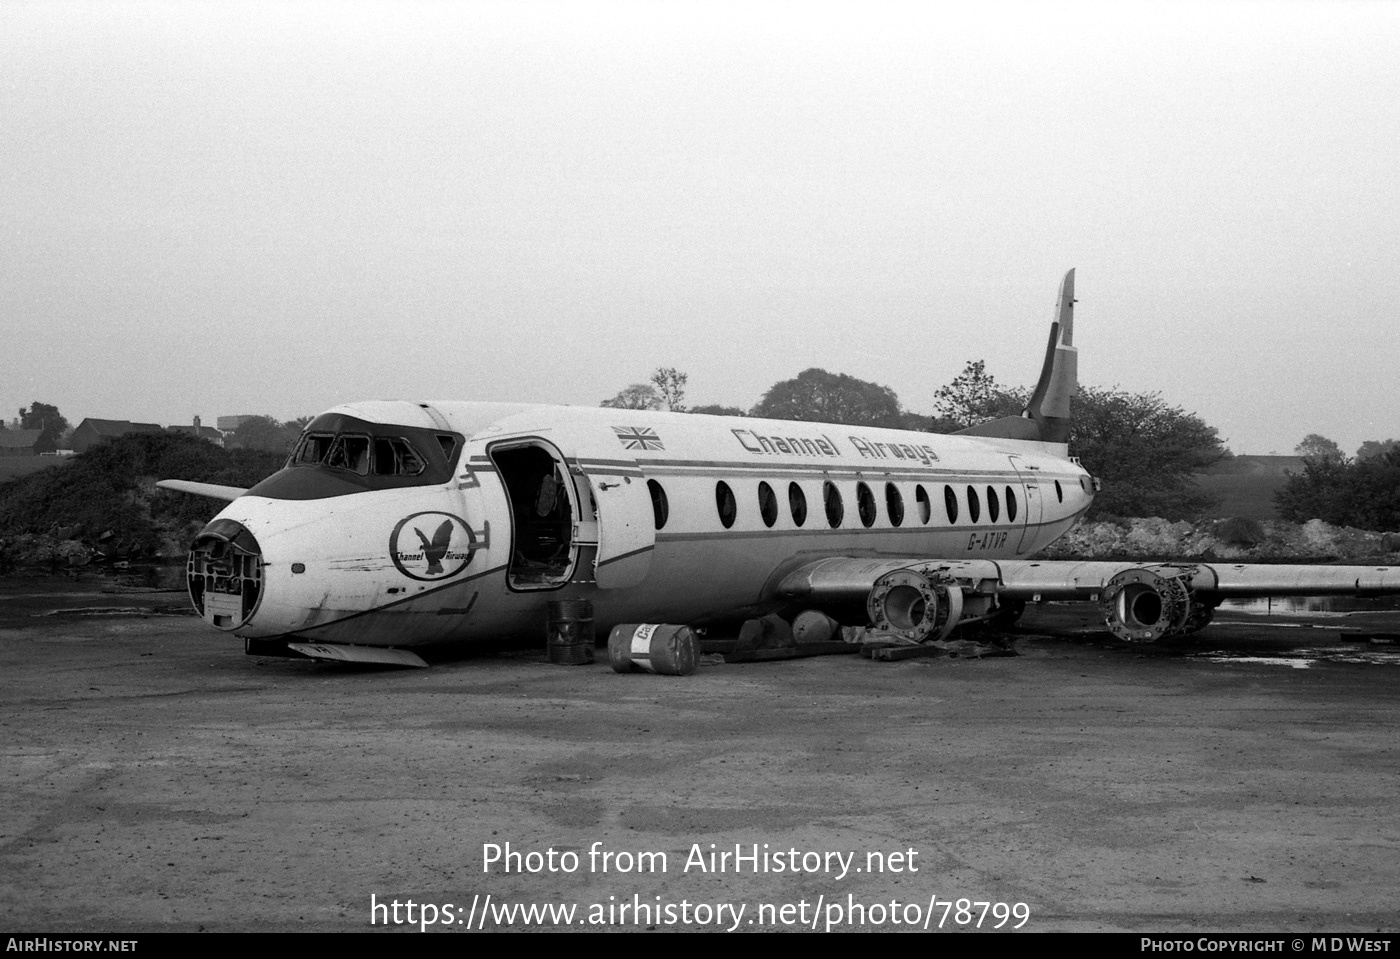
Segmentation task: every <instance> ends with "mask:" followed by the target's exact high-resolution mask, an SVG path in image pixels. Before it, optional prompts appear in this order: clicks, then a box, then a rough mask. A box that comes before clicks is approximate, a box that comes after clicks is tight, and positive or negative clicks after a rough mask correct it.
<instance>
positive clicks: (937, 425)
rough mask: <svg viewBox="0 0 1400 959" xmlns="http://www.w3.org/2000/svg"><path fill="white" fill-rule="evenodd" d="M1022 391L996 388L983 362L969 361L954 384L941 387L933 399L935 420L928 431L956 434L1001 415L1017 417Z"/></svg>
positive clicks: (1023, 398) (1022, 403)
mask: <svg viewBox="0 0 1400 959" xmlns="http://www.w3.org/2000/svg"><path fill="white" fill-rule="evenodd" d="M1027 395H1028V394H1027V393H1026V391H1025V390H1019V389H1017V390H1008V389H1003V388H1002V387H1000V386H998V385H997V381H996V379H995V377H993V376H992V375H991V374H990V373H988V372H987V364H986V362H985V361H983V360H976V361H972V360H969V361H968V363H967V365H966V366H964V367H963V371H962V372H961V373H959V374H958V375H957V376H956V377H954V379H953V382H951V383H949V384H948V385H947V386H943V387H940V388H939V389H938V391H937V392H936V393H934V394H933V396H934V403H933V408H934V412H935V417H934V420H933V423H932V425H931V429H933V430H934V431H935V432H939V433H956V432H957V431H958V430H965V429H967V428H968V427H969V426H976V425H977V424H978V423H985V422H987V421H988V420H994V419H997V418H999V417H1002V416H1017V415H1019V414H1020V412H1021V410H1022V409H1024V408H1025V405H1026V398H1027Z"/></svg>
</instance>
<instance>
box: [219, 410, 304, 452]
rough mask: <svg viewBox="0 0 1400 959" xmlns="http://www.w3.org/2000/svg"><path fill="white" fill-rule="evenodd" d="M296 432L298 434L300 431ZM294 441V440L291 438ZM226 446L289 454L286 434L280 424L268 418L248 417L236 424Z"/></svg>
mask: <svg viewBox="0 0 1400 959" xmlns="http://www.w3.org/2000/svg"><path fill="white" fill-rule="evenodd" d="M297 432H298V433H299V432H300V430H298V431H297ZM294 441H295V438H293V442H294ZM226 445H227V446H228V448H229V449H239V450H266V451H268V452H276V453H287V452H290V446H289V444H288V442H287V434H286V432H284V431H283V429H282V424H281V423H279V422H277V421H276V420H275V419H273V418H272V417H270V416H250V417H248V418H247V419H246V420H244V421H243V422H242V423H239V424H238V429H236V430H234V431H233V436H231V437H230V438H229V440H228V442H227V443H226Z"/></svg>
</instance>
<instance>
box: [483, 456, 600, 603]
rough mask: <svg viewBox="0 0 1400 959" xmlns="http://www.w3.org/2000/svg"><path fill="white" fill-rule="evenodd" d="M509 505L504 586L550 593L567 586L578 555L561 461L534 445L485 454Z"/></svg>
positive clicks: (570, 493)
mask: <svg viewBox="0 0 1400 959" xmlns="http://www.w3.org/2000/svg"><path fill="white" fill-rule="evenodd" d="M489 453H490V456H491V461H492V462H494V463H495V464H496V469H497V470H498V471H499V472H500V475H501V480H502V482H503V483H504V484H505V488H506V496H507V497H508V498H509V500H510V520H511V559H510V567H509V569H508V571H507V582H508V583H509V584H510V586H511V587H513V588H515V589H549V588H551V587H555V586H561V585H563V584H564V583H566V582H568V579H569V574H570V573H571V572H572V571H573V565H574V559H575V557H576V554H577V552H578V551H577V549H576V545H577V544H575V543H574V541H573V530H574V523H575V520H576V516H577V509H576V507H575V505H574V495H573V484H572V483H571V482H570V480H569V474H568V471H567V469H566V468H565V466H564V463H563V460H562V459H561V458H560V457H559V456H558V455H557V454H555V453H554V452H552V451H551V450H550V449H548V448H546V447H544V446H542V445H536V444H529V445H524V446H510V447H505V448H500V447H497V448H494V449H492V450H490V451H489Z"/></svg>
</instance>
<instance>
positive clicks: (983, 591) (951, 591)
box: [865, 565, 999, 643]
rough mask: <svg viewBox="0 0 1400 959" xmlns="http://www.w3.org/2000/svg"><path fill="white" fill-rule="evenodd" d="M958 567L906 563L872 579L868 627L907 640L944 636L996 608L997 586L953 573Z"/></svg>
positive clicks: (867, 603)
mask: <svg viewBox="0 0 1400 959" xmlns="http://www.w3.org/2000/svg"><path fill="white" fill-rule="evenodd" d="M957 571H958V569H957V568H956V567H953V566H949V565H944V566H925V567H917V566H908V567H905V568H904V569H896V570H893V571H891V572H888V573H885V574H884V575H883V576H881V577H880V578H878V579H877V580H875V582H874V584H873V585H872V586H871V587H870V592H869V593H868V594H867V595H866V598H865V610H866V613H867V614H868V615H869V617H870V626H871V629H872V630H874V631H876V632H880V633H885V634H886V635H889V636H891V637H893V638H895V639H901V640H903V641H905V642H909V643H925V642H936V641H938V640H942V639H947V638H948V634H949V633H951V632H952V631H953V629H954V628H955V627H957V626H959V625H961V624H963V623H970V622H976V621H978V620H983V619H987V618H988V617H990V616H991V615H992V614H993V613H995V612H996V611H997V610H998V609H999V607H998V605H997V595H996V590H995V587H994V586H993V587H992V588H990V589H988V588H985V587H986V586H987V585H988V584H987V583H986V582H984V581H982V580H979V579H976V578H975V577H974V578H964V577H959V576H957V575H955V573H956V572H957Z"/></svg>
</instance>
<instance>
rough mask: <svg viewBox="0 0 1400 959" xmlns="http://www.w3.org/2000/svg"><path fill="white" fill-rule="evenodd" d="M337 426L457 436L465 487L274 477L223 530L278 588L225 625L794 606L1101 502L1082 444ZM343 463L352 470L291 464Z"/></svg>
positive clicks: (781, 429) (518, 630) (415, 635)
mask: <svg viewBox="0 0 1400 959" xmlns="http://www.w3.org/2000/svg"><path fill="white" fill-rule="evenodd" d="M332 416H338V417H341V420H340V421H343V422H359V423H363V424H377V425H380V426H382V427H383V428H384V430H386V431H387V432H390V433H391V432H392V431H393V428H394V427H395V426H396V425H402V426H403V427H405V428H412V429H415V430H419V431H432V430H436V431H438V433H439V434H441V435H443V436H444V440H443V442H444V444H449V443H450V442H451V441H450V440H449V439H447V438H446V434H451V436H453V437H456V438H457V442H456V445H455V446H453V447H452V449H451V452H450V455H449V459H448V460H445V461H444V466H443V469H444V471H447V470H449V468H450V475H449V473H447V472H445V473H444V476H445V477H446V479H445V481H444V482H434V483H432V484H430V485H407V486H400V487H395V488H386V489H363V490H358V491H352V492H344V491H343V490H337V491H336V492H335V493H334V495H327V496H324V497H322V496H318V495H314V494H313V493H307V492H305V491H303V492H300V493H298V494H297V496H296V498H284V497H283V496H282V495H280V494H278V493H277V492H276V484H273V483H271V481H265V483H264V484H260V485H259V486H258V487H255V488H254V489H253V490H252V491H250V492H249V493H247V494H245V495H243V496H241V497H239V498H238V499H236V500H234V501H233V502H231V503H230V504H229V505H228V506H227V507H226V508H225V509H224V510H223V511H222V512H221V513H220V514H219V516H218V517H217V518H216V520H215V523H216V524H217V523H218V522H219V521H220V520H225V521H232V522H233V523H236V524H238V525H239V526H241V527H242V528H244V529H246V530H247V531H248V532H249V533H251V535H252V537H253V538H254V539H255V540H256V544H257V564H258V565H259V567H260V574H259V575H260V580H259V583H258V587H257V593H256V596H255V599H254V600H253V601H251V602H250V603H249V604H247V605H248V606H250V607H251V608H245V609H244V610H243V611H242V612H237V611H235V612H233V613H231V614H229V615H224V616H223V617H222V618H216V616H215V612H217V611H219V610H223V611H224V612H225V613H229V610H230V608H231V604H232V601H231V600H228V601H224V600H219V601H218V602H213V603H212V604H211V603H209V602H206V603H205V606H206V607H208V608H210V609H214V610H215V612H209V611H208V609H206V614H205V618H206V619H207V620H209V621H210V622H211V623H213V624H214V625H216V626H219V627H220V628H224V629H227V630H229V631H231V632H234V633H236V634H237V635H240V636H245V637H249V638H255V639H271V638H278V637H289V636H296V637H300V638H303V639H306V640H311V641H316V642H323V643H351V644H358V645H372V646H397V647H407V646H421V645H427V644H436V643H457V642H473V641H499V640H506V639H519V638H523V637H530V636H534V637H539V638H541V639H542V638H543V636H544V629H545V623H546V616H547V612H546V604H547V603H548V602H550V601H551V600H557V599H587V600H590V601H591V602H592V604H593V610H594V621H595V624H596V625H597V626H598V628H600V629H606V628H608V627H609V626H610V625H612V624H616V623H619V622H671V623H696V622H701V621H705V620H712V619H717V618H730V619H733V618H742V617H745V616H747V615H758V614H762V613H763V612H767V611H770V610H772V609H773V608H775V607H776V606H777V605H779V600H778V597H777V596H776V595H775V593H774V592H773V586H774V584H775V583H776V582H777V581H778V580H779V579H781V577H782V576H783V575H784V574H785V573H786V572H789V571H791V570H792V569H793V568H795V567H796V566H798V565H800V564H802V563H804V562H810V561H812V560H815V559H819V558H821V557H824V556H843V557H870V558H872V559H876V558H896V557H944V558H947V559H1014V558H1018V557H1024V556H1027V555H1029V554H1031V553H1032V552H1034V551H1035V550H1037V549H1040V548H1043V547H1044V546H1046V545H1047V544H1049V543H1050V542H1052V541H1053V540H1055V539H1056V538H1058V537H1059V536H1061V535H1063V534H1064V533H1065V532H1066V531H1067V530H1068V529H1069V528H1070V527H1071V526H1073V525H1074V523H1075V522H1076V520H1077V519H1078V518H1079V517H1080V516H1081V515H1082V514H1083V513H1084V511H1085V510H1086V509H1087V508H1088V507H1089V505H1090V503H1091V501H1092V498H1093V486H1092V481H1091V480H1090V478H1089V476H1088V474H1087V473H1086V472H1085V471H1084V469H1083V468H1082V467H1081V466H1079V464H1078V463H1077V462H1076V461H1074V460H1072V459H1070V458H1069V457H1068V455H1067V453H1066V450H1065V447H1064V445H1063V444H1052V443H1041V442H1030V441H1019V440H1009V439H994V438H986V437H972V436H944V435H936V434H931V433H918V432H909V431H901V430H887V429H872V428H865V427H852V426H836V425H830V424H820V423H803V422H789V421H777V420H758V419H748V418H739V417H718V416H699V415H691V414H685V413H657V412H647V411H633V410H622V409H610V408H584V407H549V406H518V405H506V404H477V403H450V402H442V403H429V404H418V403H408V402H373V403H362V404H351V405H348V406H343V407H338V408H336V409H335V410H332V411H330V413H328V414H324V417H323V418H318V420H317V421H315V422H313V424H312V425H311V426H310V427H308V431H309V432H314V431H315V430H316V429H317V426H316V424H317V423H319V422H323V421H325V422H331V420H326V419H324V418H325V417H332ZM364 429H365V430H366V431H372V430H377V427H374V426H365V427H364ZM327 435H330V434H327ZM356 435H358V434H356ZM367 435H370V436H371V439H370V440H369V441H368V442H369V443H370V444H371V445H373V444H374V443H375V439H374V438H373V437H374V436H376V435H377V432H367ZM420 445H421V441H420ZM374 448H375V449H376V450H378V449H380V448H381V447H380V446H374ZM383 449H386V450H387V449H389V447H388V446H384V447H383ZM444 449H446V445H445V446H444ZM379 455H382V456H384V457H387V456H388V455H389V453H387V452H386V453H383V454H379ZM338 468H339V469H340V470H341V472H342V473H346V475H349V473H348V471H350V470H352V469H353V467H352V466H350V465H344V466H341V467H334V466H329V465H325V464H313V465H303V466H292V467H289V468H288V470H285V471H284V473H287V474H294V473H295V471H296V470H303V471H312V472H311V473H306V474H304V475H295V476H293V477H292V478H293V479H296V480H308V479H315V478H316V477H317V476H320V475H322V474H324V475H325V476H326V477H329V479H330V480H334V479H335V474H336V471H337V469H338ZM362 468H363V467H362ZM376 468H377V467H376ZM312 473H315V476H313V475H312ZM281 476H282V474H278V477H281ZM278 477H273V479H277V478H278ZM328 481H329V480H328ZM284 485H285V484H284ZM303 485H305V484H303ZM264 486H267V487H268V488H269V489H272V490H273V495H265V494H264V493H262V492H260V490H262V489H263V488H264ZM804 512H805V515H804ZM212 526H213V524H211V527H212ZM228 528H230V529H232V528H234V527H232V526H229V527H228ZM211 582H212V580H211ZM212 595H213V594H212V593H211V594H210V596H211V597H212ZM220 603H222V604H223V605H220Z"/></svg>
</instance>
